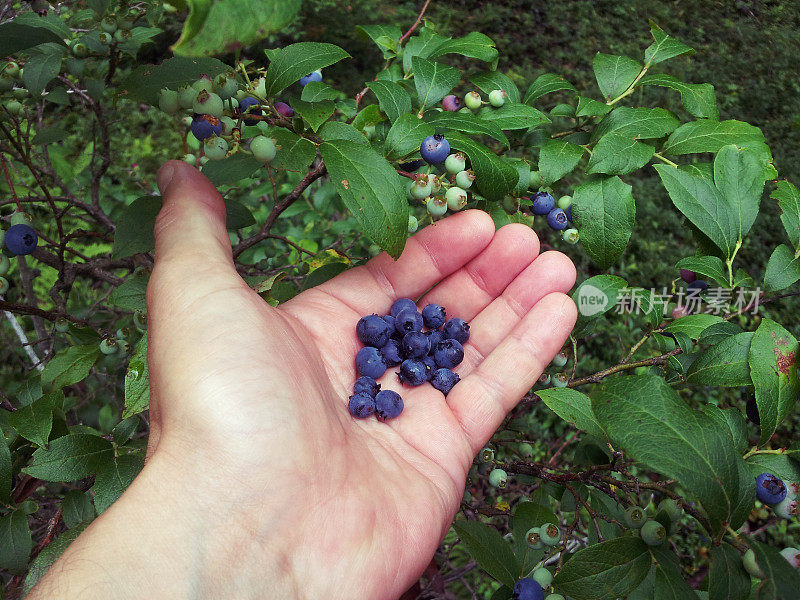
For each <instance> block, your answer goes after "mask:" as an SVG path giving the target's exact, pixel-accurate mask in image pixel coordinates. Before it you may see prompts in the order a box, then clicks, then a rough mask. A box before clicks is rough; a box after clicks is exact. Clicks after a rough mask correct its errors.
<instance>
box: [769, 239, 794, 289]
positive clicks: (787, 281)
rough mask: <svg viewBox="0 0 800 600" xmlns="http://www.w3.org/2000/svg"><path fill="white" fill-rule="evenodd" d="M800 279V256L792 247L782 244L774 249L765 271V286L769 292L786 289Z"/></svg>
mask: <svg viewBox="0 0 800 600" xmlns="http://www.w3.org/2000/svg"><path fill="white" fill-rule="evenodd" d="M798 279H800V258H798V257H797V256H795V253H794V252H792V249H791V248H789V246H787V245H786V244H781V245H780V246H778V247H776V248H775V250H773V251H772V255H771V256H770V257H769V261H767V270H766V272H765V273H764V288H765V290H766V291H768V292H777V291H780V290H785V289H786V288H788V287H789V286H790V285H792V284H794V282H796V281H797V280H798Z"/></svg>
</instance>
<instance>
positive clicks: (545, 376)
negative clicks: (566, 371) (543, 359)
mask: <svg viewBox="0 0 800 600" xmlns="http://www.w3.org/2000/svg"><path fill="white" fill-rule="evenodd" d="M550 381H551V377H550V373H542V374H541V375H540V376H539V384H540V385H544V386H548V385H550Z"/></svg>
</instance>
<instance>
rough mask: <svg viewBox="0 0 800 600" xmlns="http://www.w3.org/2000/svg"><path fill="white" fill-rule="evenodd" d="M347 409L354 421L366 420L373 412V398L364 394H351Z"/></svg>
mask: <svg viewBox="0 0 800 600" xmlns="http://www.w3.org/2000/svg"><path fill="white" fill-rule="evenodd" d="M347 408H348V410H349V411H350V414H351V415H353V416H354V417H355V418H356V419H366V418H367V417H368V416H370V415H371V414H372V413H374V412H375V398H373V397H372V396H370V395H369V394H366V393H364V392H361V393H359V394H353V395H352V396H350V402H349V403H348V404H347Z"/></svg>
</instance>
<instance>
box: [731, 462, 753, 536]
mask: <svg viewBox="0 0 800 600" xmlns="http://www.w3.org/2000/svg"><path fill="white" fill-rule="evenodd" d="M736 464H737V470H738V471H739V489H738V491H737V494H736V498H737V500H736V502H735V503H734V509H733V510H732V511H731V518H730V521H729V524H730V526H731V528H733V529H734V530H736V529H739V527H741V526H742V525H743V524H744V523H745V521H747V519H748V518H749V517H750V513H751V512H753V505H754V504H755V502H756V480H755V477H754V476H752V475H751V473H750V471H749V469H748V468H747V463H745V461H744V460H743V459H742V458H741V457H739V458H738V459H737V461H736Z"/></svg>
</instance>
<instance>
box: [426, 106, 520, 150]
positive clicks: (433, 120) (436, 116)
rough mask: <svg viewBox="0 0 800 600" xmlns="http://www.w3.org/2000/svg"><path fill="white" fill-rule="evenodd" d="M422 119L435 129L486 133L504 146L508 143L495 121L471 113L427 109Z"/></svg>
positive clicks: (475, 133) (472, 133)
mask: <svg viewBox="0 0 800 600" xmlns="http://www.w3.org/2000/svg"><path fill="white" fill-rule="evenodd" d="M424 119H425V121H426V122H427V123H430V124H431V125H433V126H434V127H436V128H437V129H452V130H454V131H460V132H461V133H466V134H471V135H488V136H490V137H493V138H494V139H496V140H497V141H498V142H500V143H502V144H504V145H505V146H508V145H509V142H508V138H507V137H506V135H505V134H504V133H503V131H502V130H501V129H500V128H499V127H498V126H497V124H496V123H492V122H490V121H484V120H483V119H479V118H478V117H476V116H475V115H473V114H471V113H470V114H465V113H452V112H447V111H442V112H436V111H429V112H427V113H425V117H424ZM448 137H449V136H448Z"/></svg>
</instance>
